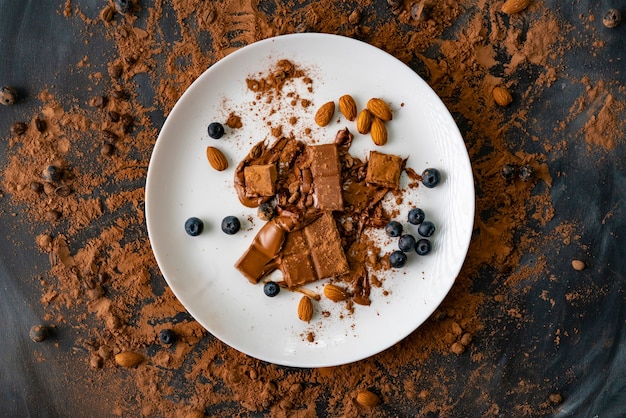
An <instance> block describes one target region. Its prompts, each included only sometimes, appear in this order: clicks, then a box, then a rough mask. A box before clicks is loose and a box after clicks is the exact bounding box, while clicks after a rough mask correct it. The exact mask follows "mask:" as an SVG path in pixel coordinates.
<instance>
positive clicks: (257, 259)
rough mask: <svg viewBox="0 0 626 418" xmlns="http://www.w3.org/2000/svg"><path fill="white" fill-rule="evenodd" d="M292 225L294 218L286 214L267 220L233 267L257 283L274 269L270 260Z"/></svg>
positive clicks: (278, 249) (293, 224)
mask: <svg viewBox="0 0 626 418" xmlns="http://www.w3.org/2000/svg"><path fill="white" fill-rule="evenodd" d="M294 226H295V222H294V220H293V219H292V218H290V217H288V216H278V217H276V218H274V219H272V220H271V221H269V222H267V223H266V224H265V225H263V227H262V228H261V229H260V230H259V232H258V233H257V235H256V236H255V237H254V240H253V241H252V244H251V245H250V247H249V248H248V250H246V252H245V253H244V254H243V255H242V256H241V258H240V259H239V260H238V261H237V263H235V268H237V270H239V271H240V272H241V274H243V275H244V276H245V277H246V278H247V279H248V280H249V281H250V282H252V283H257V282H258V281H259V280H260V279H262V278H263V277H264V276H265V275H267V274H269V273H270V272H271V271H272V270H274V269H275V267H274V266H273V264H272V260H274V258H276V256H277V255H278V254H279V252H280V250H281V248H282V246H283V243H284V242H285V236H286V235H287V233H288V232H289V231H291V230H293V229H294Z"/></svg>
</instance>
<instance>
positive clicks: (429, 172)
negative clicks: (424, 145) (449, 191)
mask: <svg viewBox="0 0 626 418" xmlns="http://www.w3.org/2000/svg"><path fill="white" fill-rule="evenodd" d="M439 180H441V175H440V174H439V170H437V169H436V168H427V169H426V170H424V171H423V172H422V183H423V184H424V186H426V187H428V188H429V189H432V188H433V187H435V186H436V185H438V184H439Z"/></svg>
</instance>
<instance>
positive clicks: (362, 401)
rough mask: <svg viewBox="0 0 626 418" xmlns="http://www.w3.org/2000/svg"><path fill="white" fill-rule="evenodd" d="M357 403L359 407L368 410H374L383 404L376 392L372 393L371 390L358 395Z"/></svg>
mask: <svg viewBox="0 0 626 418" xmlns="http://www.w3.org/2000/svg"><path fill="white" fill-rule="evenodd" d="M356 401H357V402H358V404H359V405H361V406H365V407H367V408H373V407H375V406H378V405H380V404H381V403H382V401H381V400H380V398H379V397H378V395H376V394H375V393H374V392H370V391H369V390H362V391H360V392H359V393H357V395H356Z"/></svg>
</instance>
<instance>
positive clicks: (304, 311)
mask: <svg viewBox="0 0 626 418" xmlns="http://www.w3.org/2000/svg"><path fill="white" fill-rule="evenodd" d="M298 318H300V320H301V321H304V322H309V321H310V320H311V318H313V303H312V302H311V298H310V297H308V296H302V299H300V303H299V304H298Z"/></svg>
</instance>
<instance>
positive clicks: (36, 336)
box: [28, 325, 48, 343]
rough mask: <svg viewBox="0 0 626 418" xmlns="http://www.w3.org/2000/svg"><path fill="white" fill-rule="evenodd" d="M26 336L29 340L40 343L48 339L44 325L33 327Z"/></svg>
mask: <svg viewBox="0 0 626 418" xmlns="http://www.w3.org/2000/svg"><path fill="white" fill-rule="evenodd" d="M28 335H29V336H30V339H31V340H33V341H34V342H36V343H40V342H42V341H43V340H45V339H46V338H48V328H47V327H46V326H45V325H33V327H32V328H31V329H30V332H29V333H28Z"/></svg>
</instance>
